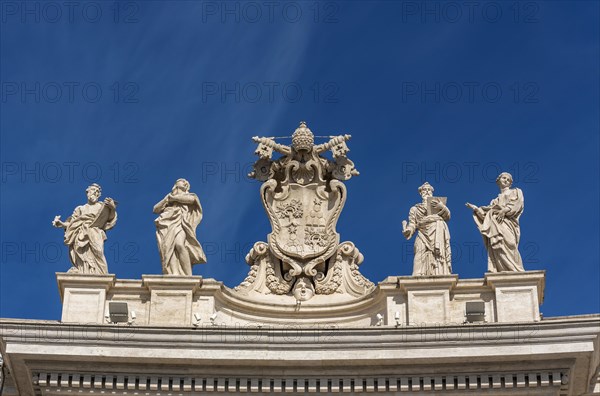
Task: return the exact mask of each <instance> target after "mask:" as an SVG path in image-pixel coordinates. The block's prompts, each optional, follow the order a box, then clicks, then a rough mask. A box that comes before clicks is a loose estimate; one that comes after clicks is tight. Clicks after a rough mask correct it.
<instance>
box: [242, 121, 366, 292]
mask: <svg viewBox="0 0 600 396" xmlns="http://www.w3.org/2000/svg"><path fill="white" fill-rule="evenodd" d="M274 139H275V138H268V137H260V138H259V137H255V138H254V141H255V142H256V143H258V148H257V149H256V152H255V153H256V155H258V157H259V159H258V160H257V161H256V163H255V164H254V171H253V172H252V173H251V174H250V175H249V177H251V178H254V179H257V180H260V181H262V182H263V184H262V186H261V189H260V193H261V199H262V203H263V205H264V207H265V210H266V211H267V215H268V216H269V220H270V222H271V227H272V232H271V233H270V234H269V235H268V243H265V242H257V243H256V244H255V245H254V247H253V248H252V249H251V250H250V253H248V255H247V257H246V261H247V262H248V264H249V265H250V272H249V274H248V276H247V277H246V279H245V280H244V281H243V282H242V283H241V284H240V285H239V286H238V287H237V288H236V290H237V291H239V292H250V291H252V290H253V291H257V292H261V293H274V294H292V295H293V296H294V297H296V299H297V300H298V301H304V300H307V299H309V298H311V297H312V296H313V295H314V294H333V293H347V294H350V295H352V296H355V297H358V296H362V295H365V294H367V293H369V292H370V291H372V290H373V287H374V285H373V283H372V282H370V281H369V280H367V279H366V278H365V277H364V276H362V275H361V273H360V272H359V270H358V266H359V265H360V264H361V263H362V260H363V256H362V254H361V253H360V252H359V251H358V249H356V247H355V246H354V244H353V243H352V242H344V243H340V236H339V234H338V233H337V231H336V228H335V227H336V223H337V220H338V219H339V216H340V213H341V211H342V209H343V207H344V203H345V201H346V187H345V185H344V183H343V181H346V180H348V179H350V178H351V177H352V176H356V175H358V171H357V170H356V169H355V168H354V163H353V162H352V161H350V160H349V159H348V157H347V153H348V151H349V150H348V146H347V145H346V141H348V140H349V139H350V135H340V136H329V137H328V139H329V140H328V141H327V142H326V143H324V144H319V145H315V144H314V139H315V137H314V135H313V133H312V132H311V130H310V129H308V127H307V126H306V123H305V122H301V123H300V126H299V127H298V129H296V131H295V132H294V133H293V135H292V145H291V146H285V145H282V144H279V143H276V142H275V140H274ZM328 150H331V152H332V156H333V160H329V159H327V158H325V157H323V156H322V155H321V154H322V153H324V152H325V151H328ZM274 151H276V152H278V153H280V154H282V157H280V158H278V159H275V160H274V159H273V158H272V156H273V152H274Z"/></svg>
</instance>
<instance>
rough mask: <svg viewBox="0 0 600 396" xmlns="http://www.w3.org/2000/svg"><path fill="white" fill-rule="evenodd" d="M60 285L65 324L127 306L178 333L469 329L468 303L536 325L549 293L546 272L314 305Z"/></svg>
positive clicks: (83, 283) (91, 282)
mask: <svg viewBox="0 0 600 396" xmlns="http://www.w3.org/2000/svg"><path fill="white" fill-rule="evenodd" d="M349 250H351V249H349ZM57 279H58V282H59V287H60V288H61V295H62V296H69V297H68V298H66V297H64V298H63V320H64V321H69V322H78V323H104V322H105V319H104V316H103V313H104V312H106V310H107V309H108V304H109V302H111V301H115V302H127V304H128V306H129V311H134V312H135V313H136V319H135V322H134V325H136V326H140V325H150V326H175V327H181V326H184V327H185V326H197V327H202V326H217V325H225V326H259V325H260V326H275V327H277V326H279V327H283V326H290V325H294V326H296V325H297V326H310V325H314V324H321V325H335V326H343V327H352V326H354V327H356V326H358V327H371V326H386V327H387V326H392V327H395V326H398V327H399V326H412V325H423V324H462V323H464V322H465V321H466V316H465V306H466V303H467V302H483V303H484V306H485V322H488V323H493V322H504V323H514V322H535V321H539V320H540V311H539V304H541V302H542V301H543V291H544V271H529V272H523V273H488V274H486V276H485V278H484V279H464V280H461V279H459V278H458V275H446V276H424V277H412V276H400V277H396V276H390V277H388V278H386V279H385V280H384V281H383V282H381V283H379V284H378V285H377V286H376V287H374V289H373V291H372V292H371V293H369V294H367V295H365V296H362V297H355V296H353V295H351V294H350V293H334V294H317V295H314V296H313V297H312V298H310V299H307V300H301V299H299V298H298V296H294V295H277V294H270V295H265V294H263V293H259V292H257V291H249V292H248V293H247V294H242V293H239V292H237V291H235V290H233V289H229V288H227V287H225V286H224V285H223V284H222V283H221V282H218V281H216V280H214V279H202V278H201V277H198V276H193V277H186V276H172V275H143V276H142V281H136V280H115V279H114V275H110V276H105V277H100V276H90V277H87V276H79V275H72V274H60V273H59V274H57ZM344 287H347V286H344ZM81 296H83V297H81ZM90 296H91V297H90ZM377 315H381V320H380V319H379V318H377ZM79 318H83V319H85V320H83V319H79Z"/></svg>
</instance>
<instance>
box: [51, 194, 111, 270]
mask: <svg viewBox="0 0 600 396" xmlns="http://www.w3.org/2000/svg"><path fill="white" fill-rule="evenodd" d="M101 192H102V189H101V187H100V186H99V185H97V184H95V183H94V184H92V185H91V186H89V187H88V188H87V189H86V193H87V198H88V202H87V203H86V204H85V205H81V206H78V207H76V208H75V210H74V211H73V214H72V215H71V216H70V217H69V218H68V219H67V220H66V221H65V222H62V221H61V220H60V216H56V217H55V218H54V221H53V222H52V225H53V226H55V227H57V228H64V229H65V245H67V246H68V247H69V259H70V260H71V263H72V264H73V267H72V268H71V269H69V271H68V272H70V273H78V274H97V275H104V274H108V265H107V264H106V258H105V257H104V241H105V240H106V233H105V231H106V230H110V229H111V228H113V227H114V226H115V224H116V222H117V212H116V202H115V201H114V200H112V199H111V198H106V199H105V200H104V202H99V201H98V199H99V198H100V195H101Z"/></svg>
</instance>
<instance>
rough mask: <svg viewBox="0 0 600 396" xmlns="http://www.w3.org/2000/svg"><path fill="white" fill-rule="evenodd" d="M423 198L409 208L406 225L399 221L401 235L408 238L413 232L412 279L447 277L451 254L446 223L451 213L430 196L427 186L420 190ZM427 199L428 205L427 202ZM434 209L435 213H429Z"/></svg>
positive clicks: (424, 185)
mask: <svg viewBox="0 0 600 396" xmlns="http://www.w3.org/2000/svg"><path fill="white" fill-rule="evenodd" d="M419 194H421V197H422V198H423V202H422V203H418V204H416V205H415V206H413V207H412V208H411V209H410V212H409V214H408V223H407V222H406V221H404V222H402V225H403V231H402V233H403V234H404V236H405V237H406V239H410V238H411V237H412V236H413V235H414V233H415V232H417V237H416V239H415V246H414V253H415V257H414V263H413V276H428V275H450V274H451V273H452V261H451V260H452V254H451V250H450V231H449V230H448V225H447V224H446V222H447V221H448V220H450V210H449V209H448V207H446V205H445V204H444V203H443V202H442V201H441V200H439V199H436V198H435V197H433V187H432V186H431V185H430V184H429V183H427V182H426V183H425V184H423V185H422V186H421V187H419ZM428 200H429V203H428ZM428 205H429V206H431V207H433V211H434V212H435V213H429V211H430V210H432V209H431V208H428Z"/></svg>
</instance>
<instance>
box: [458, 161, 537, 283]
mask: <svg viewBox="0 0 600 396" xmlns="http://www.w3.org/2000/svg"><path fill="white" fill-rule="evenodd" d="M512 182H513V179H512V176H511V174H510V173H507V172H503V173H501V174H500V176H498V178H497V179H496V184H497V185H498V187H499V188H500V194H498V197H496V198H494V199H493V200H492V201H491V202H490V204H489V205H488V206H480V207H477V206H475V205H472V204H470V203H467V207H469V208H471V209H473V219H474V220H475V224H476V225H477V228H478V229H479V231H480V232H481V236H482V237H483V242H484V244H485V247H486V249H487V252H488V272H505V271H514V272H522V271H525V269H524V268H523V260H522V259H521V254H520V253H519V240H520V239H521V228H520V226H519V218H520V217H521V214H522V213H523V209H524V207H525V201H524V198H523V192H522V191H521V190H520V189H518V188H510V187H511V186H512Z"/></svg>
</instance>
